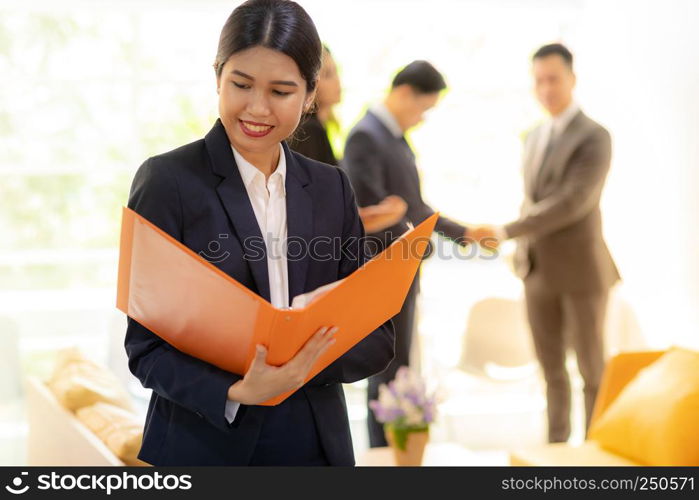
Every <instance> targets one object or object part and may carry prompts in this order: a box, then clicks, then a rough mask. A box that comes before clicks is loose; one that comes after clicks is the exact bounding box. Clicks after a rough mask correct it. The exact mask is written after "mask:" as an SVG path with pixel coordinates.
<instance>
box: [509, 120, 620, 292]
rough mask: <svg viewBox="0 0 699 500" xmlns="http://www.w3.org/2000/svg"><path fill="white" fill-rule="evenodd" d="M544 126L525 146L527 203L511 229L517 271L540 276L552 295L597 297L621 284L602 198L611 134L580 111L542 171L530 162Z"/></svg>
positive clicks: (556, 145) (510, 225)
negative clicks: (606, 235)
mask: <svg viewBox="0 0 699 500" xmlns="http://www.w3.org/2000/svg"><path fill="white" fill-rule="evenodd" d="M541 132H542V127H541V126H540V127H537V128H536V129H534V130H533V131H532V132H531V133H530V134H529V135H528V136H527V139H526V142H525V156H524V188H525V199H524V203H523V204H522V209H521V214H520V218H519V219H518V220H516V221H515V222H512V223H510V224H507V225H506V226H505V230H506V231H507V234H508V236H509V237H512V238H517V239H518V245H517V252H516V254H515V270H516V272H517V274H518V275H519V276H520V277H521V278H525V277H527V276H528V275H530V274H533V273H537V274H538V275H539V276H540V278H542V279H543V280H544V282H545V283H546V284H547V286H548V287H550V290H551V291H556V292H561V293H581V292H597V291H604V290H607V289H609V287H611V286H612V285H613V284H614V283H615V282H616V281H618V280H619V272H618V271H617V268H616V265H615V264H614V261H613V260H612V257H611V255H610V253H609V250H608V249H607V245H606V243H605V242H604V239H603V237H602V216H601V213H600V207H599V203H600V196H601V194H602V188H603V187H604V181H605V179H606V177H607V172H608V171H609V162H610V158H611V150H612V146H611V139H610V136H609V132H607V130H606V129H605V128H604V127H602V126H601V125H600V124H598V123H596V122H594V121H593V120H591V119H590V118H588V117H587V116H586V115H585V114H584V113H583V112H582V111H580V112H579V113H578V114H577V115H576V116H575V117H574V118H573V119H572V120H571V122H570V123H569V124H568V126H567V127H566V129H565V130H564V131H563V132H562V134H561V135H560V137H559V138H558V139H557V140H556V142H555V144H554V146H553V149H552V150H551V151H550V153H549V154H548V156H547V157H546V159H545V160H544V162H543V164H542V165H541V167H540V168H539V169H537V165H533V164H532V163H533V162H532V157H533V156H534V149H535V147H536V144H537V139H538V136H539V134H540V133H541Z"/></svg>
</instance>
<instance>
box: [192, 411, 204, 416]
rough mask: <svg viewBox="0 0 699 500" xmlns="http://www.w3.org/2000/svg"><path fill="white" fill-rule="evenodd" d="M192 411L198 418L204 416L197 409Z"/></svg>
mask: <svg viewBox="0 0 699 500" xmlns="http://www.w3.org/2000/svg"><path fill="white" fill-rule="evenodd" d="M194 413H196V414H197V417H199V418H204V415H202V413H201V412H200V411H198V410H197V411H195V412H194Z"/></svg>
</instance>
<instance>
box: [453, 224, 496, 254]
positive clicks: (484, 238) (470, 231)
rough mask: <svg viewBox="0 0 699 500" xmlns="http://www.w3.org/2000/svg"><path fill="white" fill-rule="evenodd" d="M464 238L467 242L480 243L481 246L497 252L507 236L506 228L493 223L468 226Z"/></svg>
mask: <svg viewBox="0 0 699 500" xmlns="http://www.w3.org/2000/svg"><path fill="white" fill-rule="evenodd" d="M464 238H465V240H466V243H467V244H470V243H478V245H480V247H481V248H483V249H484V250H488V251H491V252H495V251H496V250H497V249H498V248H499V247H500V244H501V243H502V241H503V240H504V239H506V238H507V235H506V234H505V232H504V230H503V229H501V228H499V227H496V226H491V225H480V226H471V225H469V226H466V232H465V233H464Z"/></svg>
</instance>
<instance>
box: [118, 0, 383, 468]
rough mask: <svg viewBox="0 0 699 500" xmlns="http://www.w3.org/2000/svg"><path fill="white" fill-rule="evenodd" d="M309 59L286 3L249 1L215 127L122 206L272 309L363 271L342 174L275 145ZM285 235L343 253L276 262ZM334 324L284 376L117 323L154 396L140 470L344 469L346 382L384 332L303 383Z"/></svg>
mask: <svg viewBox="0 0 699 500" xmlns="http://www.w3.org/2000/svg"><path fill="white" fill-rule="evenodd" d="M320 63H321V43H320V39H319V37H318V33H317V32H316V29H315V26H314V24H313V21H312V20H311V19H310V17H309V16H308V14H307V13H306V12H305V11H304V10H303V9H302V8H301V7H300V6H299V5H298V4H296V3H295V2H292V1H287V0H248V1H247V2H245V3H243V4H242V5H240V6H239V7H237V8H236V9H235V10H234V11H233V13H232V14H231V15H230V17H229V18H228V19H227V21H226V23H225V25H224V26H223V29H222V31H221V36H220V40H219V46H218V50H217V54H216V59H215V63H214V70H215V76H216V89H217V93H218V96H219V100H218V111H219V116H220V118H219V119H218V120H217V121H216V123H215V124H214V126H213V128H212V129H211V131H209V133H208V134H207V135H206V137H204V138H203V139H200V140H197V141H195V142H192V143H190V144H187V145H184V146H182V147H180V148H177V149H175V150H173V151H170V152H167V153H164V154H160V155H157V156H154V157H152V158H149V159H148V160H146V161H145V163H144V164H143V165H141V167H140V168H139V169H138V172H137V173H136V175H135V177H134V180H133V184H132V187H131V193H130V196H129V203H128V205H129V207H130V208H131V209H133V210H134V211H136V212H137V213H139V214H140V215H142V216H143V217H145V218H146V219H148V220H150V221H151V222H153V223H154V224H155V225H157V226H158V227H160V228H161V229H162V230H164V231H165V232H167V233H168V234H170V235H171V236H172V237H174V238H175V239H177V240H178V241H180V242H182V243H183V244H184V245H186V246H187V247H189V248H190V249H192V250H193V251H194V252H202V251H204V252H205V251H207V249H209V248H210V243H211V241H218V242H219V246H220V251H221V252H222V253H226V254H227V257H226V258H224V259H217V260H216V261H215V262H213V264H214V265H216V266H217V267H218V268H219V269H221V270H222V271H223V272H225V273H226V274H228V275H229V276H231V277H233V278H235V279H236V280H237V281H239V282H240V283H242V284H243V285H244V286H246V287H248V288H249V289H250V290H251V291H253V292H254V293H257V294H258V295H260V296H261V297H263V298H264V299H266V300H268V301H269V302H271V303H272V305H274V306H275V307H278V308H282V307H288V306H289V305H290V298H293V297H294V296H296V295H299V294H301V293H305V292H309V291H311V290H314V289H316V288H318V287H319V286H321V285H324V284H327V283H331V282H334V281H337V280H339V279H342V278H344V277H345V276H347V275H349V274H351V273H352V272H353V271H355V270H356V269H357V268H358V267H359V266H360V265H362V263H363V261H364V258H363V248H362V247H361V245H360V244H359V241H361V239H362V237H363V236H364V230H363V228H362V224H361V220H360V218H359V214H358V212H357V205H356V202H355V198H354V194H353V192H352V188H351V185H350V182H349V180H348V179H347V176H346V175H345V173H344V172H342V171H341V170H340V169H338V168H336V167H332V166H329V165H326V164H323V163H320V162H317V161H314V160H310V159H308V158H306V157H304V156H302V155H300V154H297V153H294V152H292V151H291V150H290V149H289V147H288V146H287V144H286V142H285V139H286V138H287V137H289V136H290V135H291V134H292V133H293V132H294V129H295V128H296V126H297V125H298V123H299V119H300V117H301V114H302V112H303V111H304V110H308V109H309V108H310V106H311V104H312V102H313V99H314V93H315V88H316V85H317V74H318V70H319V69H320ZM221 235H223V236H224V237H225V238H224V239H223V240H220V241H219V238H221ZM229 235H230V236H231V237H229ZM287 237H288V238H295V239H297V240H298V239H301V240H303V241H305V242H309V241H310V240H312V239H313V238H316V237H321V238H323V239H328V240H339V241H341V242H342V243H343V245H346V246H347V249H348V250H349V252H347V253H344V252H343V254H342V255H341V256H339V257H337V258H335V259H325V260H323V259H312V258H311V256H310V255H308V254H306V255H304V256H303V257H302V258H294V259H288V260H287V255H286V250H285V244H284V243H285V242H286V241H287ZM251 241H258V242H264V245H255V251H256V252H258V251H259V250H260V249H261V248H262V254H263V256H264V258H263V259H260V258H256V257H252V256H251V255H250V254H249V252H250V248H251V246H250V245H249V243H250V242H251ZM343 248H344V246H343ZM331 327H332V325H331V324H330V325H326V326H324V327H323V328H320V329H319V330H318V331H317V332H315V334H314V335H313V336H312V337H311V339H310V340H309V341H308V342H307V343H306V344H305V345H304V346H303V347H302V348H301V350H300V351H299V352H298V353H297V354H296V355H295V356H294V357H293V358H292V359H291V360H290V361H288V362H287V363H286V364H284V365H282V366H273V365H270V364H268V363H267V359H266V358H267V351H266V348H265V347H264V346H262V345H258V346H256V356H255V358H254V360H253V362H252V364H251V366H250V368H249V369H248V371H247V373H245V374H244V375H239V374H235V373H231V372H228V371H225V370H222V369H220V368H218V367H216V366H214V365H212V364H210V363H207V362H205V361H202V360H199V359H197V358H195V357H193V356H190V355H188V354H186V353H183V352H181V351H179V350H178V349H176V348H174V347H173V346H171V345H170V344H168V343H167V342H165V341H164V340H162V339H160V338H159V337H158V336H157V335H155V334H154V333H153V332H151V331H150V330H148V329H147V328H145V327H144V326H143V325H141V324H139V323H138V322H136V321H135V320H133V319H131V318H129V319H128V327H127V331H126V338H125V348H126V352H127V354H128V357H129V368H130V370H131V372H132V373H133V374H134V375H135V376H136V377H137V378H138V379H139V380H140V381H141V383H142V384H143V386H144V387H147V388H150V389H152V390H153V392H152V395H151V400H150V404H149V407H148V414H147V417H146V423H145V429H144V434H143V443H142V446H141V449H140V452H139V454H138V458H139V459H141V460H143V461H145V462H147V463H150V464H153V465H178V466H181V465H353V464H354V455H353V447H352V438H351V434H350V427H349V419H348V415H347V407H346V403H345V397H344V393H343V389H342V384H343V383H349V382H354V381H357V380H361V379H363V378H366V377H368V376H370V375H372V374H374V373H377V372H379V371H381V370H383V369H384V368H385V367H386V366H387V365H388V363H389V361H390V360H391V359H392V357H393V344H394V335H393V329H392V325H391V322H390V321H387V322H386V323H384V324H383V325H381V326H379V327H378V328H377V329H376V330H375V331H373V332H372V333H370V334H369V335H368V336H367V337H365V338H364V340H362V341H361V342H359V343H358V344H357V345H356V346H355V347H354V348H352V349H350V350H349V351H348V352H347V353H345V354H344V355H343V356H341V357H340V358H339V359H338V360H337V361H335V362H334V363H332V364H331V365H329V366H328V367H327V368H326V369H324V370H323V371H321V372H320V373H319V374H317V375H316V376H315V377H313V378H312V379H311V380H310V381H308V382H307V383H304V382H303V381H304V380H305V379H306V377H307V375H308V373H309V372H310V370H311V368H312V367H313V365H314V363H315V361H316V360H317V359H318V357H319V356H321V355H322V354H323V353H324V352H325V350H326V349H327V348H328V346H330V345H331V344H332V343H333V342H334V339H333V335H334V334H335V333H336V329H335V328H331ZM288 390H295V392H294V393H293V394H292V395H291V396H289V397H288V398H287V399H285V400H284V401H282V402H281V403H279V404H278V405H276V406H262V405H261V403H263V402H264V401H266V400H268V399H270V398H272V397H275V396H277V395H279V394H282V393H284V392H287V391H288Z"/></svg>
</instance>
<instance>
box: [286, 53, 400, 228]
mask: <svg viewBox="0 0 699 500" xmlns="http://www.w3.org/2000/svg"><path fill="white" fill-rule="evenodd" d="M341 98H342V84H341V82H340V76H339V74H338V71H337V65H336V64H335V59H334V58H333V56H332V54H331V53H330V50H329V49H328V48H327V47H326V46H325V45H324V46H323V59H322V65H321V68H320V74H319V77H318V88H317V90H316V98H315V102H314V106H313V108H311V109H312V111H311V112H310V113H307V114H305V115H304V117H303V118H302V119H301V123H300V124H299V126H298V128H297V129H296V132H295V133H294V135H293V136H292V137H291V138H290V139H289V141H288V144H289V147H290V148H291V149H293V150H294V151H296V152H297V153H301V154H302V155H304V156H307V157H308V158H312V159H314V160H318V161H322V162H323V163H327V164H328V165H337V164H338V161H337V158H336V157H335V153H334V151H333V148H332V145H331V143H330V139H329V137H328V126H329V125H330V124H335V125H337V120H336V118H335V115H334V113H333V107H334V106H335V105H336V104H339V102H340V100H341ZM407 208H408V205H407V203H405V201H404V200H403V198H401V197H400V196H395V195H389V196H386V197H385V198H384V199H382V200H381V201H380V202H379V203H377V204H375V205H369V206H366V207H360V208H359V216H360V217H361V219H362V223H363V224H364V229H365V231H366V232H367V233H373V232H376V231H380V230H381V229H384V228H386V227H388V226H392V225H394V224H396V223H397V222H398V221H399V220H400V219H401V218H402V217H403V216H404V215H405V212H406V210H407Z"/></svg>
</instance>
